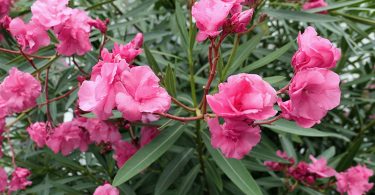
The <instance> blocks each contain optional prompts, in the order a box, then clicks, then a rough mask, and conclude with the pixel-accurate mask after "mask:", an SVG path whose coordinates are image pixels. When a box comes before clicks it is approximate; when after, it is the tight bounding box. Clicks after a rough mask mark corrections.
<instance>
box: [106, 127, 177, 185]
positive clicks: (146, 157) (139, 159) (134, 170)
mask: <svg viewBox="0 0 375 195" xmlns="http://www.w3.org/2000/svg"><path fill="white" fill-rule="evenodd" d="M183 127H184V126H183V125H180V124H177V125H173V126H171V127H169V128H167V129H165V130H163V131H162V132H161V133H160V135H158V136H157V137H156V138H155V139H153V140H152V141H151V143H149V144H147V145H146V146H144V147H143V148H141V149H140V150H138V152H137V153H136V154H134V156H132V157H131V158H130V159H129V160H128V161H127V162H126V163H125V164H124V166H123V167H122V168H121V169H120V170H119V171H118V172H117V174H116V176H115V179H114V180H113V185H114V186H118V185H121V184H122V183H124V182H126V181H128V180H129V179H131V178H132V177H133V176H135V175H137V174H138V173H139V172H141V171H142V170H144V169H145V168H147V167H148V166H149V165H150V164H151V163H153V162H154V161H156V160H157V159H158V158H159V157H160V156H161V155H163V154H164V153H165V152H166V151H167V150H168V149H169V148H170V147H171V146H172V145H173V144H174V143H175V142H176V141H177V139H178V138H179V137H180V136H181V134H182V133H183V132H184V128H183Z"/></svg>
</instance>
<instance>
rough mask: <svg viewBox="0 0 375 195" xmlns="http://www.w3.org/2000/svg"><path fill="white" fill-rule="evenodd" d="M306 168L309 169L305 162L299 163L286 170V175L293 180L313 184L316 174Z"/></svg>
mask: <svg viewBox="0 0 375 195" xmlns="http://www.w3.org/2000/svg"><path fill="white" fill-rule="evenodd" d="M308 168H309V165H308V164H307V163H306V162H304V161H301V162H299V163H298V164H297V166H295V167H290V168H289V169H288V173H289V174H290V175H291V176H292V177H293V178H294V179H295V180H298V181H303V182H306V183H308V184H313V183H315V180H316V174H314V173H312V172H310V171H309V170H308Z"/></svg>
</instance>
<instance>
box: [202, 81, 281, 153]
mask: <svg viewBox="0 0 375 195" xmlns="http://www.w3.org/2000/svg"><path fill="white" fill-rule="evenodd" d="M276 100H277V95H276V91H275V89H273V88H272V86H271V85H270V84H268V83H267V82H265V81H264V80H263V79H262V78H261V77H260V76H258V75H253V74H238V75H233V76H230V77H229V78H228V81H227V82H226V83H221V84H220V85H219V92H218V93H217V94H214V95H208V96H207V102H208V104H209V105H210V107H211V109H212V111H213V112H214V113H215V114H216V115H217V116H219V117H223V118H224V121H225V123H224V124H223V125H222V126H220V124H219V120H218V118H215V119H209V120H208V126H209V128H210V132H211V136H212V139H211V144H212V146H213V147H214V148H220V149H221V151H222V152H223V153H224V155H225V156H226V157H227V158H236V159H241V158H243V156H244V155H246V154H247V153H248V152H249V151H250V150H251V149H252V148H253V147H254V146H255V145H256V144H257V143H258V142H259V141H260V129H259V127H257V126H252V124H253V123H254V121H255V120H265V119H268V118H270V117H272V116H275V114H276V113H277V111H276V110H275V109H274V108H273V105H274V104H275V103H276Z"/></svg>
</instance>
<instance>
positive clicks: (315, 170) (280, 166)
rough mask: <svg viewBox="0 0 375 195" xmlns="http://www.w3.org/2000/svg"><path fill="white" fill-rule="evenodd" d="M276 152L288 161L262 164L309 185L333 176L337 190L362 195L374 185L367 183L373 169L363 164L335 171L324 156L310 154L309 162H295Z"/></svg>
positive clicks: (350, 194)
mask: <svg viewBox="0 0 375 195" xmlns="http://www.w3.org/2000/svg"><path fill="white" fill-rule="evenodd" d="M276 154H277V155H278V156H279V157H280V158H283V159H285V160H288V161H289V163H279V162H273V161H265V162H264V165H265V166H267V167H268V168H269V169H271V170H273V171H282V172H283V173H284V174H285V176H286V177H288V178H289V177H291V178H293V179H294V180H296V181H298V182H300V183H302V184H304V185H307V186H309V187H310V186H314V185H316V183H317V179H320V178H330V177H333V176H334V177H335V178H336V180H337V181H336V188H337V191H338V192H340V193H348V195H362V194H364V193H366V192H368V191H369V190H371V188H372V187H373V185H374V184H373V183H369V178H370V177H371V176H372V175H373V171H372V170H371V169H368V168H367V167H366V166H364V165H363V166H361V165H357V166H355V167H351V168H349V169H348V170H346V171H345V172H340V173H337V172H336V171H335V170H334V169H333V168H332V167H329V166H328V165H327V160H326V159H325V158H324V157H321V158H319V159H316V158H315V157H313V156H311V155H310V160H311V163H307V162H304V161H300V162H299V163H297V164H295V160H294V159H293V158H291V157H288V155H287V154H286V153H285V152H281V151H277V152H276ZM330 185H334V183H332V184H331V183H330V184H329V185H324V187H330ZM317 186H319V185H317Z"/></svg>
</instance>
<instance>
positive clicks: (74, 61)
mask: <svg viewBox="0 0 375 195" xmlns="http://www.w3.org/2000/svg"><path fill="white" fill-rule="evenodd" d="M73 64H74V65H75V66H76V67H77V68H78V70H79V71H80V72H81V73H82V74H84V75H85V76H86V77H88V76H89V74H88V73H87V72H86V71H85V70H83V69H82V68H81V67H80V66H79V65H78V63H77V62H76V58H75V57H74V56H73Z"/></svg>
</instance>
